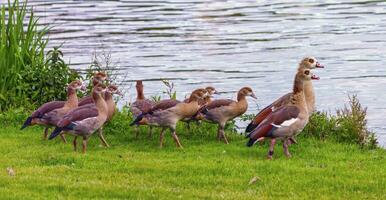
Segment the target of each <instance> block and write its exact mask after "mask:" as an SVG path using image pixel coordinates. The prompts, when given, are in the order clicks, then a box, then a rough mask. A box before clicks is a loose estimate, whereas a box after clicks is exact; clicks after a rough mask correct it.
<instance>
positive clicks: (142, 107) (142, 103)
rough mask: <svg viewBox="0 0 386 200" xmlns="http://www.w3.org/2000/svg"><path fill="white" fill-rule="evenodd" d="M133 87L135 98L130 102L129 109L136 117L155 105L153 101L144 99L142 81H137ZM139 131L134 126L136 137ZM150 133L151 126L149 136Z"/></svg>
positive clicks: (150, 130) (150, 131)
mask: <svg viewBox="0 0 386 200" xmlns="http://www.w3.org/2000/svg"><path fill="white" fill-rule="evenodd" d="M135 88H136V90H137V99H136V100H135V101H134V102H133V103H132V104H131V106H130V111H131V113H132V114H133V117H134V118H137V117H138V116H140V115H141V114H142V113H148V112H150V110H151V108H152V107H153V106H154V105H155V102H154V101H152V100H150V99H146V98H145V95H144V93H143V84H142V81H137V83H136V85H135ZM138 134H139V131H138V128H137V127H136V128H135V136H136V137H138ZM151 135H152V127H151V126H150V128H149V137H150V136H151Z"/></svg>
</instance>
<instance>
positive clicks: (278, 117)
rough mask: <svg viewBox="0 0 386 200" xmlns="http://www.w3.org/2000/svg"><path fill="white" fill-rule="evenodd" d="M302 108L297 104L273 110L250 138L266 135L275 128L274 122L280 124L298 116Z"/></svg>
mask: <svg viewBox="0 0 386 200" xmlns="http://www.w3.org/2000/svg"><path fill="white" fill-rule="evenodd" d="M299 113H300V110H299V108H298V107H296V106H283V107H281V108H279V109H277V110H275V111H274V112H272V113H271V114H270V115H269V116H268V117H267V118H266V119H265V120H264V121H263V122H262V123H261V124H260V125H259V126H258V127H257V128H256V129H255V130H253V131H252V132H251V134H250V135H249V138H251V139H258V138H261V137H265V136H266V135H267V134H268V133H269V132H270V131H271V129H272V128H273V125H272V124H276V125H280V124H282V123H283V122H284V121H286V120H290V119H292V118H297V117H298V115H299Z"/></svg>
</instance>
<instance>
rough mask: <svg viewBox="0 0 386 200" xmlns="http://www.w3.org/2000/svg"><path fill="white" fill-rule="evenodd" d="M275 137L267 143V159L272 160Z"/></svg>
mask: <svg viewBox="0 0 386 200" xmlns="http://www.w3.org/2000/svg"><path fill="white" fill-rule="evenodd" d="M275 144H276V139H274V138H273V139H271V143H270V144H269V151H268V155H267V159H269V160H272V156H273V152H274V149H275Z"/></svg>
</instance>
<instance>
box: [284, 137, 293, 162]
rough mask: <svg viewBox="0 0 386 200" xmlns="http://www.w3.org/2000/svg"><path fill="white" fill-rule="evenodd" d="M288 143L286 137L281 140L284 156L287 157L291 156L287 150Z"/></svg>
mask: <svg viewBox="0 0 386 200" xmlns="http://www.w3.org/2000/svg"><path fill="white" fill-rule="evenodd" d="M288 143H289V140H287V139H284V140H283V149H284V154H285V156H287V158H291V154H290V152H289V150H288Z"/></svg>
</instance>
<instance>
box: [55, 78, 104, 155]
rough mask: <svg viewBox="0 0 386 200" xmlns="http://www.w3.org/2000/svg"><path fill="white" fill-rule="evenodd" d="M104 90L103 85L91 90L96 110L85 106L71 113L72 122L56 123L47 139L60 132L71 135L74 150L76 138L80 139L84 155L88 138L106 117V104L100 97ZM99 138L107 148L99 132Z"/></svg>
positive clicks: (101, 124)
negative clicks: (81, 139) (72, 136)
mask: <svg viewBox="0 0 386 200" xmlns="http://www.w3.org/2000/svg"><path fill="white" fill-rule="evenodd" d="M105 90H106V89H105V87H104V86H103V85H96V86H95V87H94V88H93V90H92V97H93V100H94V102H95V105H96V109H94V108H93V107H92V106H85V107H84V108H83V109H79V110H78V112H73V116H71V118H72V121H70V122H69V121H66V120H62V121H61V122H60V123H58V126H57V127H56V128H55V130H54V131H53V132H52V133H51V135H50V137H49V139H50V140H51V139H53V138H55V137H56V136H57V135H59V134H60V133H61V132H62V131H65V132H66V133H68V134H72V135H74V136H75V138H74V141H73V145H74V150H75V151H76V149H77V148H76V147H77V138H78V137H82V138H83V143H82V144H83V145H82V147H83V148H82V152H83V153H85V152H86V149H87V142H88V139H89V137H90V136H91V135H92V134H93V133H94V132H95V131H96V130H98V129H100V128H101V127H102V126H103V124H104V123H105V122H106V120H107V117H108V108H107V104H106V101H105V100H104V98H103V96H102V94H103V93H104V92H105ZM99 137H100V138H101V140H102V141H103V142H104V143H105V145H106V146H108V145H107V143H106V142H105V139H104V137H103V135H102V133H101V132H99Z"/></svg>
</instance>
